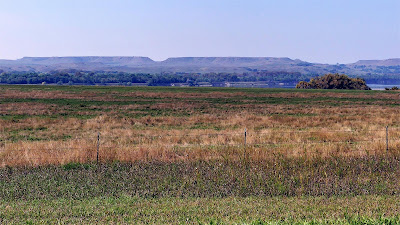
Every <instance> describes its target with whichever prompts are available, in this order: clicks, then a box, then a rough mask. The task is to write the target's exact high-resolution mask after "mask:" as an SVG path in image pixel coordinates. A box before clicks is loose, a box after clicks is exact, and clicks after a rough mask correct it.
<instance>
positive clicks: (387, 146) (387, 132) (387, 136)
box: [386, 126, 389, 153]
mask: <svg viewBox="0 0 400 225" xmlns="http://www.w3.org/2000/svg"><path fill="white" fill-rule="evenodd" d="M388 130H389V126H386V153H387V152H388V151H389V131H388Z"/></svg>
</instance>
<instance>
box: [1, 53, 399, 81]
mask: <svg viewBox="0 0 400 225" xmlns="http://www.w3.org/2000/svg"><path fill="white" fill-rule="evenodd" d="M66 69H74V70H82V71H120V72H130V73H162V72H167V73H176V72H184V73H209V72H216V73H218V72H228V73H232V72H236V73H245V72H256V71H261V72H262V71H268V72H278V71H286V72H291V73H293V72H298V73H301V74H306V75H322V74H326V73H345V74H348V75H350V76H365V75H374V76H399V77H400V59H386V60H360V61H358V62H356V63H350V64H334V65H331V64H319V63H309V62H306V61H302V60H299V59H296V60H293V59H290V58H274V57H178V58H169V59H166V60H164V61H153V60H152V59H150V58H148V57H102V56H87V57H24V58H22V59H17V60H0V71H6V72H9V71H34V72H50V71H54V70H66Z"/></svg>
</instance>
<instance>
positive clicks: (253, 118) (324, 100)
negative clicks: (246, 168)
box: [0, 86, 400, 166]
mask: <svg viewBox="0 0 400 225" xmlns="http://www.w3.org/2000/svg"><path fill="white" fill-rule="evenodd" d="M53 89H55V88H52V87H49V88H47V89H42V90H33V91H32V90H30V91H23V89H13V88H12V86H10V87H3V88H2V89H1V91H0V103H1V104H0V140H1V141H2V144H0V165H1V166H5V165H27V164H28V165H42V164H64V163H67V162H71V161H78V162H86V161H93V160H95V159H96V152H97V133H98V132H100V134H101V138H100V148H99V153H100V160H102V161H109V160H110V161H113V160H119V161H142V160H143V161H151V160H158V161H164V162H169V161H171V162H172V161H195V160H214V159H224V160H233V161H235V160H243V159H244V158H246V157H247V159H251V160H265V159H269V158H271V157H276V156H279V155H284V156H290V157H302V156H306V157H314V156H318V157H320V156H322V157H330V156H346V157H362V156H368V155H376V154H387V152H386V131H385V126H390V129H389V153H390V154H397V150H398V149H399V148H398V147H399V143H400V140H398V139H399V135H400V130H398V127H400V117H399V116H398V115H399V113H400V109H399V108H398V107H397V104H398V103H399V99H398V95H397V94H396V93H392V92H370V93H367V92H356V91H355V92H349V91H344V92H312V91H310V92H285V91H281V92H279V91H278V92H276V91H275V92H271V93H269V92H268V90H266V91H265V93H264V92H260V93H253V92H247V91H242V90H240V91H233V92H222V91H210V92H204V93H200V92H190V91H189V92H172V91H171V90H170V89H168V88H165V90H163V91H162V92H159V91H151V90H152V89H149V91H143V90H141V91H135V89H134V88H132V91H125V92H118V91H106V92H98V91H96V90H91V89H90V88H88V89H87V90H85V91H82V92H73V91H60V90H53ZM15 99H16V100H18V101H14V100H15ZM316 99H317V101H316ZM39 100H40V101H39ZM58 100H60V101H58ZM61 100H63V101H61ZM65 100H67V101H65ZM94 100H95V101H96V102H93V101H94ZM1 101H4V102H1ZM32 101H36V102H32ZM84 116H90V117H84ZM245 129H247V137H246V144H247V145H246V147H245V146H244V130H245Z"/></svg>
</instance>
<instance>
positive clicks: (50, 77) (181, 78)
mask: <svg viewBox="0 0 400 225" xmlns="http://www.w3.org/2000/svg"><path fill="white" fill-rule="evenodd" d="M307 77H308V76H306V75H302V74H300V73H294V72H259V71H257V72H247V73H156V74H150V73H125V72H103V71H98V72H91V71H74V70H69V71H52V72H48V73H39V72H2V73H1V74H0V83H3V84H43V83H46V84H70V85H72V84H84V85H94V84H104V85H105V84H120V85H130V84H135V83H146V85H149V86H157V85H166V84H171V83H187V84H189V85H193V86H195V85H196V84H197V83H199V82H210V83H214V82H257V81H264V82H284V83H297V82H298V81H300V80H302V79H306V78H307Z"/></svg>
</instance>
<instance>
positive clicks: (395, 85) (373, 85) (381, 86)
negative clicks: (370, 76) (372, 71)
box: [367, 84, 400, 90]
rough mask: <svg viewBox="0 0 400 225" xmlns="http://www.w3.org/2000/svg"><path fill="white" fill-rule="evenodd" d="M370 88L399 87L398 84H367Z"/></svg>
mask: <svg viewBox="0 0 400 225" xmlns="http://www.w3.org/2000/svg"><path fill="white" fill-rule="evenodd" d="M367 85H368V86H369V87H370V88H371V89H372V90H385V88H392V87H399V88H400V84H367Z"/></svg>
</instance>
